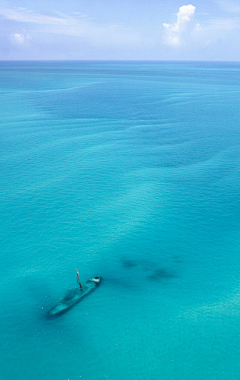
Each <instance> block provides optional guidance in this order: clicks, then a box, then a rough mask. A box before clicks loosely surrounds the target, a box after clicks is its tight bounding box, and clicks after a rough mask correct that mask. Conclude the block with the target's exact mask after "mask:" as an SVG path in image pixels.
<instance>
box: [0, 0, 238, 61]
mask: <svg viewBox="0 0 240 380" xmlns="http://www.w3.org/2000/svg"><path fill="white" fill-rule="evenodd" d="M67 59H69V60H205V61H240V0H190V2H188V1H184V0H67V1H61V2H59V1H56V0H34V1H33V0H21V1H20V0H9V1H8V0H0V60H67Z"/></svg>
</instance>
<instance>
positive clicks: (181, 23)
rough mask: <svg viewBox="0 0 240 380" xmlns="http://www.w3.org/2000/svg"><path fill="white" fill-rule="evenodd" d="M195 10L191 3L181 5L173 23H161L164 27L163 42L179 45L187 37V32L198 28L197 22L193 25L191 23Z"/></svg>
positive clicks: (174, 45)
mask: <svg viewBox="0 0 240 380" xmlns="http://www.w3.org/2000/svg"><path fill="white" fill-rule="evenodd" d="M195 10H196V7H195V6H194V5H192V4H189V5H183V6H182V7H180V8H179V10H178V13H177V22H176V23H175V24H166V23H164V24H163V27H164V29H165V34H164V43H165V44H167V45H170V46H172V47H177V46H180V45H182V44H183V43H184V42H185V40H186V39H188V38H189V34H190V33H191V32H192V31H193V30H194V29H195V28H199V24H196V25H193V23H192V19H193V16H194V13H195Z"/></svg>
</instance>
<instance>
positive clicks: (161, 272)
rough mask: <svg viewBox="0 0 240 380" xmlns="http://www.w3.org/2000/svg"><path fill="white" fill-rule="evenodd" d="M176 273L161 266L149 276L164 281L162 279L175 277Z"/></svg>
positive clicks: (151, 278) (150, 278)
mask: <svg viewBox="0 0 240 380" xmlns="http://www.w3.org/2000/svg"><path fill="white" fill-rule="evenodd" d="M175 277H176V274H175V273H172V272H169V271H167V270H166V269H163V268H160V269H156V270H155V271H154V272H153V273H152V274H151V275H150V276H148V277H147V278H148V279H149V280H157V281H162V280H169V279H171V278H175Z"/></svg>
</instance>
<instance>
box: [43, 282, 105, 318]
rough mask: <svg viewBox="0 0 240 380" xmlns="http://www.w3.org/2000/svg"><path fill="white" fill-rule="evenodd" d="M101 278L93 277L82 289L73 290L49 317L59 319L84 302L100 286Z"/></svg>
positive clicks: (50, 311) (49, 313)
mask: <svg viewBox="0 0 240 380" xmlns="http://www.w3.org/2000/svg"><path fill="white" fill-rule="evenodd" d="M100 281H101V278H100V277H99V276H97V277H93V278H91V279H90V280H88V281H87V282H86V283H85V284H84V285H83V286H80V289H78V288H76V289H71V290H69V292H68V293H67V294H66V296H65V297H64V298H63V299H62V300H61V301H60V302H59V303H58V304H57V305H55V306H54V307H53V308H52V309H50V310H49V312H48V313H47V316H48V317H57V316H60V315H61V314H63V313H66V312H67V311H68V310H70V309H71V308H72V307H73V306H75V305H76V304H78V303H79V302H80V301H82V299H83V298H85V297H86V296H88V295H89V294H90V293H92V292H93V291H94V290H95V289H96V288H97V287H98V286H99V284H100Z"/></svg>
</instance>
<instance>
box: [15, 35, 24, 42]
mask: <svg viewBox="0 0 240 380" xmlns="http://www.w3.org/2000/svg"><path fill="white" fill-rule="evenodd" d="M13 37H14V40H15V42H17V43H18V44H22V43H23V42H24V35H23V34H19V33H15V34H14V35H13Z"/></svg>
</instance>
